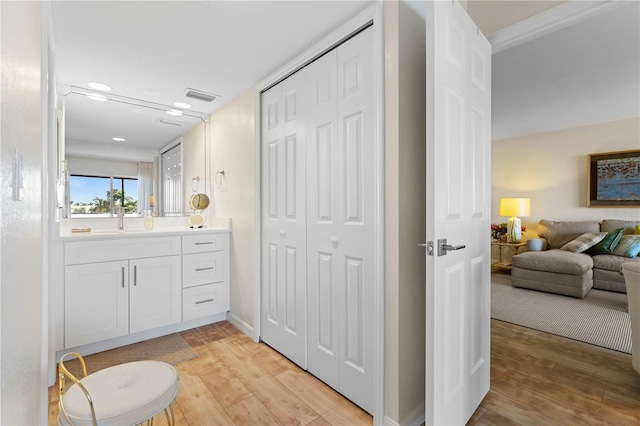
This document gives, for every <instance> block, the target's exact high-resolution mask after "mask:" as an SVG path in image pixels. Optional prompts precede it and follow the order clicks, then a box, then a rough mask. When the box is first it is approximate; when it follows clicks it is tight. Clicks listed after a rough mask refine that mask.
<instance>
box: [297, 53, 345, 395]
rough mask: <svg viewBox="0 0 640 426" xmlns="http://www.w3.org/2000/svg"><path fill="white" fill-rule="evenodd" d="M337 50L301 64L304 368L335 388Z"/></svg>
mask: <svg viewBox="0 0 640 426" xmlns="http://www.w3.org/2000/svg"><path fill="white" fill-rule="evenodd" d="M336 66H337V52H336V50H335V49H334V50H333V51H331V52H329V53H327V54H325V55H324V56H323V57H321V58H319V59H318V60H316V61H315V62H313V63H312V64H310V65H309V66H307V68H306V70H307V79H308V80H307V81H308V82H307V84H308V85H309V87H311V97H310V99H309V108H308V110H307V111H306V115H305V116H306V117H307V120H306V121H307V136H308V140H307V150H308V155H307V258H308V261H307V268H308V274H307V289H308V292H309V298H308V302H307V306H308V345H307V347H308V349H307V351H308V364H307V365H308V369H309V371H310V372H311V373H313V374H314V375H315V376H317V377H319V378H320V379H321V380H323V381H324V382H325V383H327V384H329V386H332V387H334V388H335V389H339V383H340V376H339V367H338V362H339V346H340V345H339V340H338V336H339V330H338V327H339V326H340V323H339V321H340V320H339V317H338V311H339V305H340V299H339V298H340V292H341V290H340V287H339V285H340V284H339V267H340V266H339V264H338V263H337V259H338V258H337V256H336V248H337V246H338V244H339V238H338V227H337V222H336V217H337V215H338V208H339V207H338V206H337V204H336V203H337V202H338V201H339V199H338V198H336V193H337V191H338V189H339V188H338V185H339V184H338V176H337V169H338V149H339V148H338V144H337V140H338V123H337V119H338V116H337V111H338V104H337V95H338V93H337V68H336Z"/></svg>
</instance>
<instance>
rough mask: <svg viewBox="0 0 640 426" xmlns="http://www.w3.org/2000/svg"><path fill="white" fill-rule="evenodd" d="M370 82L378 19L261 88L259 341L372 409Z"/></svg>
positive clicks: (372, 113) (371, 102)
mask: <svg viewBox="0 0 640 426" xmlns="http://www.w3.org/2000/svg"><path fill="white" fill-rule="evenodd" d="M290 80H291V81H290ZM373 89H374V88H373V30H372V29H370V28H369V29H367V30H364V31H362V32H360V33H359V34H357V35H356V36H354V37H352V38H351V39H350V40H348V41H346V42H345V43H343V44H341V45H339V46H338V47H337V48H335V49H333V50H331V51H330V52H328V53H326V54H325V55H323V56H322V57H320V58H318V59H317V60H315V61H314V62H312V63H311V64H309V65H308V66H306V67H305V68H303V69H302V70H300V71H298V72H297V73H295V74H294V75H293V76H291V77H289V78H287V79H286V80H284V81H283V82H281V83H279V84H278V85H276V86H274V87H272V88H271V89H269V90H268V91H266V92H264V93H263V94H262V202H263V204H262V309H261V311H262V339H263V340H264V341H265V342H266V343H268V344H269V345H271V346H272V347H274V348H275V349H276V350H278V351H280V352H281V353H283V354H284V355H286V356H287V357H289V358H290V359H292V360H293V361H294V362H296V363H297V364H298V365H300V366H301V367H303V368H306V369H307V370H309V371H310V372H311V373H312V374H314V375H315V376H317V377H319V378H320V379H321V380H323V381H324V382H326V383H327V384H328V385H330V386H331V387H333V388H334V389H336V390H338V391H339V392H340V393H342V394H343V395H345V396H346V397H347V398H349V399H351V400H352V401H353V402H355V403H356V404H358V405H359V406H361V407H362V408H364V409H365V410H367V411H369V412H372V411H373V391H374V380H373V378H374V374H373V315H374V312H373V280H374V276H373V273H374V270H375V268H374V265H373V256H374V246H375V240H374V237H375V229H374V222H373V220H374V207H375V203H376V202H377V201H376V200H375V199H374V186H373V182H374V157H373V152H374V151H373V146H372V143H373V126H374V108H373V105H374V102H373ZM296 95H297V96H296ZM287 108H292V109H291V111H294V110H295V111H296V113H291V114H289V115H288V113H287ZM287 126H290V127H287ZM296 126H297V127H296ZM300 191H302V192H300ZM292 234H296V235H292ZM297 234H299V235H297ZM290 318H291V319H293V321H289V319H290ZM305 321H306V322H305ZM305 331H306V334H305ZM301 341H303V343H302V345H303V346H300V344H301V343H300V342H301ZM301 348H302V349H301ZM305 349H306V359H305V356H304V355H305ZM305 361H306V362H305Z"/></svg>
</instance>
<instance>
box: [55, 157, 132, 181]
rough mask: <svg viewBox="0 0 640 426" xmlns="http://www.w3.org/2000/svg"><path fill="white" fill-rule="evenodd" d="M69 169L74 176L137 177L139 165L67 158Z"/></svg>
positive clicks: (125, 162) (94, 159) (129, 162)
mask: <svg viewBox="0 0 640 426" xmlns="http://www.w3.org/2000/svg"><path fill="white" fill-rule="evenodd" d="M66 160H67V169H68V170H69V173H70V174H72V175H88V176H118V177H137V176H138V163H137V162H131V161H111V160H98V159H97V158H83V157H74V156H69V155H67V156H66Z"/></svg>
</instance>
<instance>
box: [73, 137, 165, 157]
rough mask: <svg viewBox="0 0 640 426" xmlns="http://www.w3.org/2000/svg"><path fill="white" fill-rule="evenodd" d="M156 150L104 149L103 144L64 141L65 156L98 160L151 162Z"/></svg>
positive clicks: (123, 147)
mask: <svg viewBox="0 0 640 426" xmlns="http://www.w3.org/2000/svg"><path fill="white" fill-rule="evenodd" d="M157 155H158V151H157V150H153V149H147V148H134V147H129V146H121V147H118V148H111V149H105V146H104V145H103V144H96V143H88V142H84V141H79V140H75V139H67V140H66V141H65V156H74V157H86V158H100V159H107V160H113V161H136V162H137V161H147V162H151V161H153V158H154V157H155V156H157Z"/></svg>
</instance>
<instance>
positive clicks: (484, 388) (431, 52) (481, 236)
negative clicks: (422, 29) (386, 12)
mask: <svg viewBox="0 0 640 426" xmlns="http://www.w3.org/2000/svg"><path fill="white" fill-rule="evenodd" d="M427 7H428V10H427V120H426V121H427V158H426V170H427V182H426V184H427V194H426V198H427V206H426V212H427V213H426V214H427V218H426V229H427V235H426V239H427V242H428V244H429V243H431V244H432V245H433V249H432V250H431V249H430V248H429V247H428V248H427V262H426V286H427V289H426V294H427V300H426V321H427V324H426V329H427V332H426V333H427V335H426V395H425V398H426V401H425V407H426V408H425V411H426V413H425V414H426V423H427V424H456V425H461V424H465V423H466V422H467V421H468V420H469V418H470V417H471V415H472V414H473V412H474V411H475V410H476V408H477V407H478V405H479V404H480V402H481V401H482V399H483V398H484V396H485V395H486V394H487V392H488V391H489V354H490V351H489V349H490V347H489V346H490V243H489V225H490V216H491V209H490V176H491V174H490V170H491V169H490V161H491V158H490V154H491V45H490V44H489V42H488V41H487V39H486V38H485V37H484V35H483V34H482V33H481V32H480V31H479V30H478V28H477V27H476V25H475V24H474V23H473V21H472V20H471V18H469V16H468V15H467V13H466V11H465V10H464V9H463V8H462V6H461V5H460V4H459V3H458V2H448V1H444V2H443V1H431V2H428V6H427ZM443 240H446V242H445V241H443ZM445 244H446V245H445ZM460 246H464V248H463V249H462V247H460ZM447 247H448V248H449V250H443V248H447ZM456 249H457V250H456Z"/></svg>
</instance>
